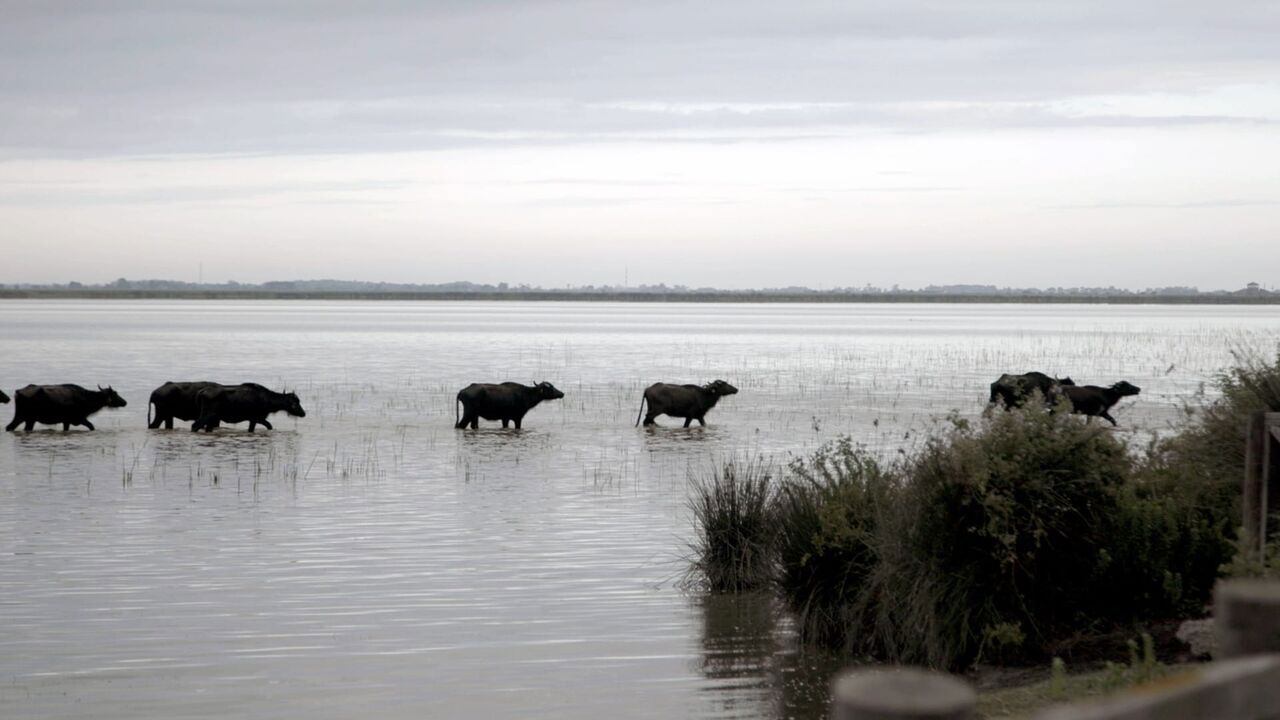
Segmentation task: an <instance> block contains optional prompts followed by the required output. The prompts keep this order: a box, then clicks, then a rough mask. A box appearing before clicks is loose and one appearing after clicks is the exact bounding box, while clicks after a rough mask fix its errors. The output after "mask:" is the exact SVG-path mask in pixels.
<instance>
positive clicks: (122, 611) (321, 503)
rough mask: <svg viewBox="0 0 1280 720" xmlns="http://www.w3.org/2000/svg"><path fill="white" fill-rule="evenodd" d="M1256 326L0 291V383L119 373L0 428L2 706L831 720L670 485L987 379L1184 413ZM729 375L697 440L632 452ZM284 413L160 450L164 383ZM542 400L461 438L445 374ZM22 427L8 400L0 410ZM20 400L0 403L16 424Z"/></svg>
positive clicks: (1136, 429)
mask: <svg viewBox="0 0 1280 720" xmlns="http://www.w3.org/2000/svg"><path fill="white" fill-rule="evenodd" d="M1278 315H1280V314H1277V313H1276V312H1275V311H1274V308H1268V307H1222V306H1204V307H1187V306H1115V307H1111V306H1081V305H1067V306H1043V305H1035V306H1016V305H994V306H974V305H932V306H930V305H791V304H785V305H703V304H697V305H678V304H611V303H461V302H459V303H426V302H422V303H396V302H361V303H330V302H287V301H279V302H257V301H253V302H250V301H241V302H215V301H204V302H176V301H152V302H141V301H140V302H131V301H114V302H84V301H4V302H0V347H3V349H4V352H3V353H0V386H2V387H4V388H6V389H9V390H12V389H13V388H16V387H18V386H20V385H24V384H26V383H28V382H35V383H57V382H76V383H79V384H82V385H86V386H93V385H96V384H102V385H107V384H111V385H113V386H114V387H115V389H116V390H117V391H119V392H120V393H121V394H122V395H123V396H124V397H125V398H126V399H127V400H128V401H129V406H128V407H126V408H123V409H120V410H115V411H103V412H102V413H100V414H98V415H97V416H95V417H94V418H93V420H94V422H95V424H96V425H97V426H98V430H97V431H96V432H92V433H90V432H85V431H83V430H73V431H72V432H68V433H63V432H61V431H58V430H54V429H42V430H37V431H36V432H33V433H30V434H24V433H21V432H19V433H11V434H4V435H3V436H0V716H3V717H6V718H27V717H31V718H35V717H40V718H49V717H82V716H88V715H92V716H93V717H103V718H111V717H119V718H132V717H165V718H177V717H210V716H223V717H225V716H237V717H250V718H272V717H297V716H299V715H302V714H304V713H305V714H307V715H309V716H311V717H315V718H330V717H332V718H346V717H352V716H354V715H357V714H360V715H364V714H367V715H370V716H376V717H462V716H475V717H508V716H516V715H519V716H521V717H570V718H572V717H583V718H587V717H600V716H612V717H663V718H667V717H700V718H711V717H760V716H766V717H783V716H792V717H820V716H821V714H822V711H823V709H822V697H823V693H824V692H825V691H824V685H825V682H826V679H827V673H828V671H829V665H828V664H827V663H826V662H825V661H824V660H823V659H822V658H818V657H813V656H810V655H805V654H799V653H797V652H796V650H795V648H794V647H793V644H792V643H791V642H790V639H789V635H788V632H787V621H786V619H785V617H783V616H782V615H781V614H780V613H778V612H777V608H776V607H775V606H774V604H773V603H772V602H771V601H770V600H769V599H768V598H765V597H755V596H752V597H743V598H705V597H701V596H699V595H697V594H696V593H689V592H684V591H681V590H680V589H679V588H678V587H677V582H676V581H677V580H678V578H679V575H680V573H681V571H682V570H683V568H684V564H683V563H682V562H681V561H680V557H681V555H682V554H683V552H684V542H685V538H686V536H687V534H688V532H689V517H688V513H687V512H686V510H685V506H684V503H685V499H686V496H687V495H686V488H687V483H688V478H689V475H690V473H691V472H693V473H696V472H699V471H703V470H705V469H706V468H708V467H710V466H711V464H712V463H713V461H714V460H716V459H723V458H726V457H730V456H733V455H735V454H762V455H769V456H773V457H778V458H783V459H785V457H786V456H787V453H794V454H803V453H805V452H808V451H811V450H812V449H813V448H815V447H817V446H818V445H819V444H821V443H822V442H824V441H826V440H829V439H831V438H834V437H836V436H838V435H840V434H845V433H848V434H851V435H853V437H854V438H855V439H856V440H858V441H859V442H862V443H865V444H867V445H868V446H870V447H872V448H873V449H875V450H877V451H880V452H884V453H891V452H893V451H894V450H896V449H897V448H899V447H904V446H906V447H910V446H912V445H913V444H915V443H917V442H919V438H920V437H922V436H923V435H924V434H927V433H928V432H929V428H930V426H931V421H932V419H933V418H937V417H939V416H943V415H945V414H946V413H947V412H948V411H950V410H953V409H954V410H958V411H959V412H961V413H962V414H965V415H976V414H977V413H979V412H980V411H981V409H982V406H983V403H984V401H985V399H986V395H987V385H988V384H989V383H990V382H991V380H993V379H994V378H995V377H996V376H998V375H999V374H1000V373H1002V372H1021V371H1025V370H1031V369H1038V370H1043V371H1046V372H1050V373H1053V374H1065V375H1070V376H1071V377H1073V378H1074V379H1075V380H1076V381H1077V382H1079V383H1082V384H1083V383H1094V384H1110V383H1112V382H1114V381H1116V380H1119V379H1122V378H1123V379H1127V380H1129V381H1131V382H1133V383H1135V384H1137V385H1139V386H1141V387H1142V388H1143V391H1142V394H1141V395H1140V396H1139V397H1138V398H1130V399H1126V400H1124V401H1122V403H1121V404H1120V406H1119V409H1118V411H1115V412H1113V414H1115V415H1116V417H1117V418H1118V419H1119V420H1120V422H1121V428H1120V432H1122V433H1124V434H1125V437H1127V438H1130V439H1132V440H1133V441H1135V442H1141V441H1142V440H1144V439H1145V438H1146V437H1147V436H1148V433H1149V432H1150V431H1158V430H1160V429H1161V428H1164V427H1167V426H1168V425H1169V424H1170V423H1173V422H1176V421H1177V419H1178V417H1179V405H1180V404H1181V403H1182V402H1185V401H1188V400H1193V399H1194V398H1195V396H1196V395H1197V393H1198V392H1200V391H1201V390H1202V388H1203V385H1204V383H1205V382H1206V381H1208V380H1210V379H1211V377H1212V374H1213V373H1214V372H1215V371H1216V370H1218V369H1220V368H1221V367H1223V366H1224V365H1225V364H1226V363H1227V362H1229V360H1230V350H1231V349H1232V347H1234V346H1239V345H1246V346H1249V345H1251V346H1260V347H1263V348H1264V349H1265V348H1267V347H1274V343H1275V339H1276V338H1277V337H1280V316H1278ZM716 377H721V378H724V379H726V380H728V381H729V382H731V383H733V384H735V385H736V386H737V387H738V388H739V389H740V391H741V392H740V393H739V394H738V395H736V396H732V397H729V398H727V399H725V400H724V401H723V402H722V403H721V404H720V406H719V407H717V408H716V409H715V410H714V411H713V412H712V413H711V414H710V415H708V426H707V427H706V428H699V427H694V428H690V429H687V430H686V429H683V428H680V427H678V423H677V422H675V421H671V420H669V419H665V418H664V419H660V420H659V422H660V423H665V424H666V427H663V428H657V429H638V428H635V427H633V424H634V422H635V420H636V413H637V411H638V409H639V399H640V392H641V390H642V388H643V387H644V386H645V385H647V384H648V383H650V382H654V381H658V380H665V381H673V382H705V381H707V380H710V379H713V378H716ZM197 379H199V380H203V379H208V380H215V381H221V382H240V381H247V380H253V381H257V382H262V383H263V384H266V385H269V386H271V387H273V388H276V389H281V388H288V389H290V390H295V391H297V392H298V394H299V395H300V396H301V399H302V402H303V405H304V406H305V407H306V409H307V412H308V416H307V417H306V418H303V419H300V420H294V419H292V418H286V417H284V416H276V418H273V422H274V423H275V426H276V429H275V431H273V432H262V431H259V432H258V433H255V434H253V435H249V434H247V433H245V432H244V431H243V428H244V426H243V425H241V426H239V428H231V429H226V430H222V431H219V432H218V433H215V434H213V435H206V434H200V435H195V434H192V433H190V432H188V431H186V430H173V431H148V430H146V428H145V425H146V413H147V407H146V400H147V396H148V395H149V393H150V391H151V390H152V389H153V388H154V387H156V386H157V385H159V384H161V383H162V382H164V381H165V380H197ZM507 379H511V380H517V381H522V382H530V381H535V380H549V381H551V382H553V383H555V384H556V386H557V387H559V388H560V389H561V390H563V391H564V392H565V395H566V396H565V399H564V400H562V401H556V402H551V403H546V404H544V405H542V406H540V407H538V408H536V409H535V410H534V411H533V412H532V413H530V415H529V416H528V417H527V418H526V421H525V429H524V430H523V431H519V432H516V431H504V430H501V429H499V428H496V427H495V425H493V424H490V425H488V426H482V429H481V430H479V431H455V430H454V429H453V428H452V424H453V419H454V412H455V409H454V403H453V396H454V394H455V393H456V392H457V390H458V389H459V388H461V387H463V386H464V385H466V384H467V383H470V382H473V381H479V382H497V381H501V380H507ZM11 407H12V406H10V408H11ZM10 408H3V409H0V412H2V413H3V414H4V416H5V421H6V422H7V419H8V417H9V413H11V410H10Z"/></svg>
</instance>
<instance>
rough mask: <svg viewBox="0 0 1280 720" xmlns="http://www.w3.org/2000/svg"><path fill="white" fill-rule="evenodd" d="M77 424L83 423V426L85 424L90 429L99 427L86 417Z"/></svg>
mask: <svg viewBox="0 0 1280 720" xmlns="http://www.w3.org/2000/svg"><path fill="white" fill-rule="evenodd" d="M76 424H77V425H83V426H85V427H87V428H89V429H90V430H96V429H97V428H95V427H94V426H93V423H91V422H89V418H85V419H84V420H81V421H80V422H78V423H76Z"/></svg>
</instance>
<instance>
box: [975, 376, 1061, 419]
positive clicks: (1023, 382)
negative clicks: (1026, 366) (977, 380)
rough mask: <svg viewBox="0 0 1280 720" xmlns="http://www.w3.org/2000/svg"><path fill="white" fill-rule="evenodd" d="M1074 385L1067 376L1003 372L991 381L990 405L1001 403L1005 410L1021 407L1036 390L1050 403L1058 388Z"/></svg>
mask: <svg viewBox="0 0 1280 720" xmlns="http://www.w3.org/2000/svg"><path fill="white" fill-rule="evenodd" d="M1067 385H1075V382H1074V381H1073V380H1072V379H1071V378H1069V377H1064V378H1052V377H1049V376H1048V375H1045V374H1044V373H1042V372H1034V371H1032V372H1029V373H1025V374H1022V375H1010V374H1008V373H1005V374H1004V375H1001V376H1000V379H999V380H996V381H995V382H993V383H991V399H990V400H988V401H987V402H988V403H989V404H991V405H1001V406H1003V407H1004V408H1005V409H1006V410H1008V409H1009V408H1015V407H1022V405H1023V404H1024V403H1026V401H1028V400H1030V399H1031V396H1032V395H1033V394H1035V393H1037V392H1039V393H1040V397H1041V399H1043V400H1044V401H1045V402H1046V403H1048V404H1050V405H1052V404H1054V403H1055V402H1057V398H1058V395H1059V392H1058V390H1059V389H1060V388H1062V387H1063V386H1067Z"/></svg>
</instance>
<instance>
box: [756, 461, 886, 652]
mask: <svg viewBox="0 0 1280 720" xmlns="http://www.w3.org/2000/svg"><path fill="white" fill-rule="evenodd" d="M896 490H897V488H896V484H895V480H894V478H893V476H892V474H891V473H890V472H888V471H886V470H885V469H884V468H882V467H881V466H880V464H879V463H877V462H876V461H875V459H874V458H872V457H871V456H870V455H868V454H867V453H866V452H865V451H864V450H862V449H860V448H857V447H855V446H854V445H853V444H852V442H851V441H850V440H849V439H848V438H844V439H842V440H840V441H837V442H836V443H833V444H829V445H826V446H824V447H823V448H822V449H820V450H819V451H818V452H817V453H815V454H814V456H813V457H812V458H811V459H810V460H809V461H808V462H804V461H797V462H795V463H793V464H792V465H791V468H790V475H789V476H788V477H787V479H786V480H785V481H784V482H783V483H782V485H781V487H780V489H779V491H778V494H777V496H776V502H775V509H774V513H773V516H774V523H775V525H776V527H777V529H778V530H777V532H778V536H777V553H778V566H779V575H778V587H779V589H780V591H781V593H782V595H783V597H784V599H785V600H786V601H787V604H788V605H789V606H790V607H791V608H792V609H793V610H795V611H796V613H797V616H798V618H799V620H800V624H801V634H802V635H803V636H805V637H807V638H810V639H813V640H817V641H819V642H822V643H823V644H827V645H835V646H839V645H842V644H845V643H846V641H847V640H848V639H849V638H850V637H853V636H856V634H857V633H856V632H853V631H852V630H851V628H852V626H853V625H855V624H856V623H857V615H858V614H859V606H860V604H861V601H860V594H861V593H862V591H863V588H864V587H865V585H866V581H867V579H868V578H869V577H870V575H871V573H872V572H873V571H874V569H875V567H876V565H877V562H878V557H877V552H876V547H875V542H874V538H875V534H876V530H877V526H878V524H879V522H880V518H881V517H882V516H884V515H885V514H886V512H887V511H888V507H887V505H888V504H890V503H891V502H892V501H893V499H894V498H895V497H896Z"/></svg>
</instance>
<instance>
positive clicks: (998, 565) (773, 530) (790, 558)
mask: <svg viewBox="0 0 1280 720" xmlns="http://www.w3.org/2000/svg"><path fill="white" fill-rule="evenodd" d="M1218 383H1219V388H1220V390H1221V391H1222V396H1221V398H1220V399H1219V400H1217V401H1215V402H1213V403H1211V404H1210V405H1209V406H1207V407H1206V408H1204V409H1203V410H1202V411H1199V412H1198V413H1193V414H1192V415H1193V418H1194V419H1193V422H1192V424H1191V426H1190V427H1188V428H1187V429H1186V430H1185V431H1183V432H1182V433H1180V434H1179V435H1176V436H1173V437H1169V438H1166V439H1164V440H1162V441H1159V442H1157V443H1153V445H1152V447H1151V448H1149V449H1148V452H1147V453H1146V454H1145V455H1143V456H1140V457H1137V458H1135V457H1134V456H1133V455H1131V454H1130V453H1129V451H1128V450H1127V449H1126V447H1125V446H1124V444H1123V443H1122V442H1120V441H1119V440H1117V439H1116V436H1115V435H1114V434H1113V433H1112V432H1111V430H1110V429H1109V428H1106V427H1104V426H1102V425H1101V424H1088V423H1086V422H1084V421H1083V420H1082V419H1081V418H1079V417H1074V416H1071V415H1068V414H1066V413H1059V412H1053V411H1051V410H1048V409H1046V408H1044V407H1042V406H1040V405H1039V404H1031V405H1028V406H1027V407H1025V408H1023V409H1020V410H1014V411H1010V412H1001V413H992V414H989V415H988V416H986V417H984V418H983V419H982V420H980V421H978V422H977V423H970V422H968V421H965V420H962V419H959V418H956V417H953V418H951V419H950V420H949V424H948V426H947V427H946V428H945V429H944V431H943V432H942V433H941V434H940V435H939V436H938V437H936V438H934V439H931V440H929V441H928V442H927V443H926V444H925V445H924V446H923V447H922V448H921V449H920V450H919V451H918V452H915V453H913V454H910V455H907V454H904V455H903V456H902V457H901V458H900V459H899V460H898V461H897V462H895V463H892V464H888V465H886V464H882V463H879V462H877V461H876V460H875V458H874V457H872V456H870V455H869V454H867V453H866V452H865V451H863V450H862V449H860V448H858V447H857V446H855V445H854V444H853V443H852V442H851V441H850V440H849V439H847V438H846V439H844V440H842V441H839V442H837V443H834V444H831V445H828V446H825V447H823V448H822V449H821V450H819V451H818V452H817V453H816V454H815V455H814V456H813V457H812V458H810V459H809V460H808V461H798V462H795V463H793V464H792V465H791V466H790V468H789V469H788V472H787V473H786V475H785V476H783V477H782V478H780V479H779V480H777V481H776V482H775V481H774V479H773V474H772V472H764V471H761V470H759V469H756V470H751V471H747V472H745V474H744V471H743V470H742V468H740V467H739V466H736V465H734V464H732V463H731V464H729V465H726V466H725V468H724V470H723V471H722V472H720V473H719V474H718V475H717V476H716V477H715V478H714V480H713V481H712V482H709V483H704V484H702V485H701V486H700V488H699V491H698V495H697V498H696V500H695V503H694V505H695V516H696V517H697V520H698V528H699V538H700V540H699V543H700V544H699V545H698V548H697V559H696V560H695V570H696V572H697V574H698V575H699V576H700V577H702V578H705V584H706V585H707V586H708V587H711V588H713V589H719V590H732V589H743V588H757V587H761V586H763V585H764V584H767V583H768V582H770V581H771V580H772V581H774V582H776V586H777V589H778V591H779V593H780V594H781V595H782V597H783V598H784V599H785V601H786V602H787V604H788V606H789V607H790V608H791V609H792V610H793V611H794V612H795V613H796V615H797V618H798V628H799V630H800V633H801V636H802V637H803V638H804V639H806V640H809V641H814V642H818V643H821V644H824V645H827V646H832V647H836V648H840V649H842V650H843V651H844V652H846V653H849V654H853V655H866V656H872V657H876V658H879V659H882V660H888V661H891V662H900V663H915V664H924V665H929V666H933V667H941V668H947V669H961V668H964V667H967V666H968V665H970V664H972V663H974V662H976V661H978V660H984V661H988V662H994V661H998V662H1018V661H1037V662H1038V661H1043V660H1045V659H1047V658H1049V657H1051V656H1052V655H1053V654H1055V653H1056V652H1059V651H1061V650H1062V649H1063V648H1064V647H1066V646H1067V645H1069V644H1070V643H1071V641H1073V640H1075V639H1079V638H1081V637H1084V636H1088V635H1090V634H1097V635H1102V634H1106V633H1111V632H1114V631H1115V630H1117V629H1119V628H1129V627H1131V626H1132V625H1133V624H1141V623H1147V622H1151V621H1156V620H1164V619H1172V618H1178V617H1186V616H1188V615H1199V614H1200V612H1201V611H1202V609H1203V607H1204V605H1205V603H1206V602H1208V600H1209V598H1210V595H1211V592H1212V587H1213V584H1214V582H1215V580H1216V579H1217V577H1218V575H1219V573H1220V572H1221V569H1222V568H1223V566H1224V565H1225V564H1226V563H1227V561H1228V560H1230V559H1231V557H1232V555H1233V554H1234V536H1235V526H1236V523H1237V522H1238V513H1239V509H1238V508H1239V487H1240V478H1241V475H1242V473H1243V464H1244V460H1243V452H1242V450H1243V446H1244V431H1245V427H1246V422H1247V418H1248V416H1249V414H1250V413H1251V412H1253V411H1256V410H1259V409H1271V410H1280V356H1278V357H1277V359H1276V361H1275V362H1274V363H1262V362H1258V361H1242V362H1241V363H1240V365H1238V366H1237V367H1235V368H1232V369H1231V370H1228V371H1227V372H1225V373H1223V374H1222V375H1221V376H1220V378H1219V380H1218ZM754 467H756V468H759V467H760V466H759V464H758V463H757V464H756V465H755V466H754ZM1254 564H1258V563H1254ZM1233 568H1244V564H1243V563H1242V561H1237V562H1236V563H1235V565H1234V566H1233ZM1250 568H1252V566H1250Z"/></svg>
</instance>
